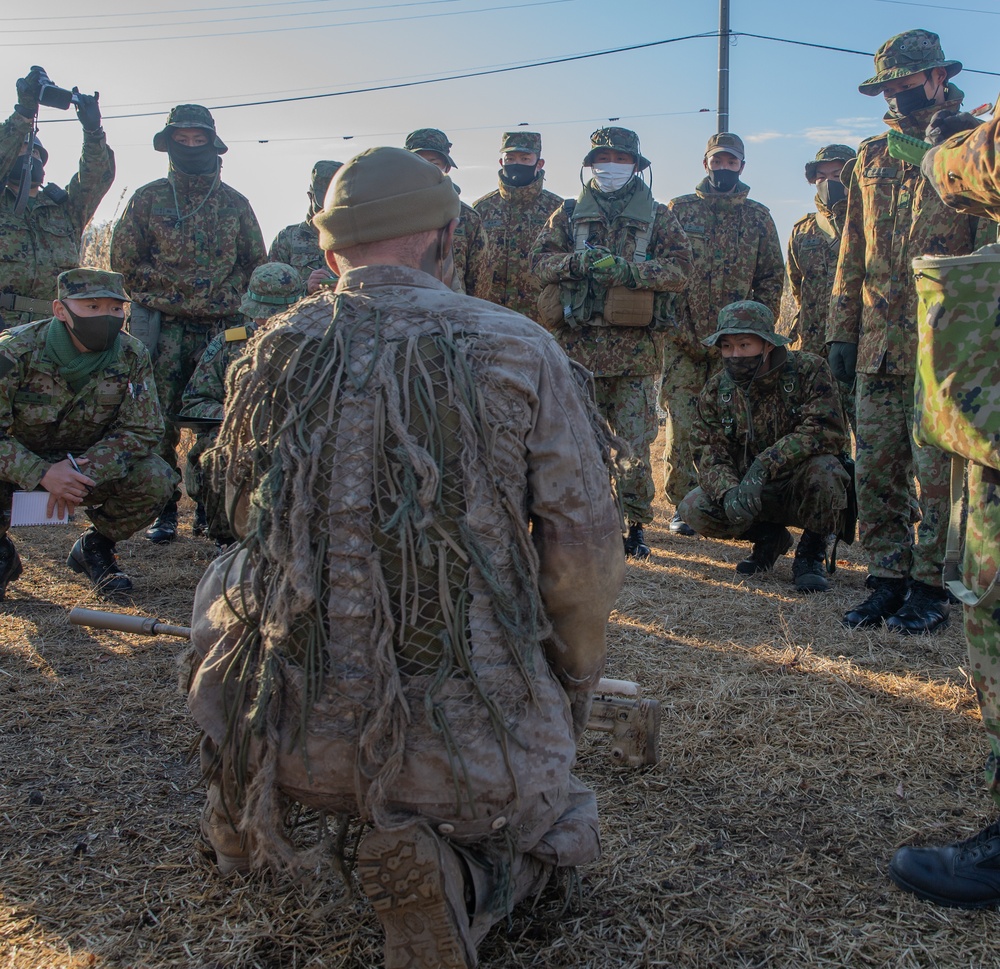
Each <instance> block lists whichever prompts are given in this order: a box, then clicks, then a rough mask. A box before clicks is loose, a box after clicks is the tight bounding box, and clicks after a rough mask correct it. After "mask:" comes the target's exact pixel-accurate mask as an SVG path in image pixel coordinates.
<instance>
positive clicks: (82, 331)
mask: <svg viewBox="0 0 1000 969" xmlns="http://www.w3.org/2000/svg"><path fill="white" fill-rule="evenodd" d="M63 306H66V312H67V313H69V316H70V319H71V320H72V321H73V326H72V327H71V330H72V333H73V336H75V337H76V338H77V339H78V340H79V341H80V342H81V343H82V344H83V345H84V346H85V347H86V348H87V349H88V350H90V351H92V352H94V353H103V352H104V351H105V350H110V349H111V347H112V346H113V344H114V342H115V340H116V338H117V337H118V334H119V333H121V331H122V325H123V324H124V323H125V317H124V316H112V315H111V314H110V313H108V314H106V315H105V316H77V315H76V313H74V312H73V311H72V310H71V309H70V308H69V306H67V305H66V303H65V302H64V303H63Z"/></svg>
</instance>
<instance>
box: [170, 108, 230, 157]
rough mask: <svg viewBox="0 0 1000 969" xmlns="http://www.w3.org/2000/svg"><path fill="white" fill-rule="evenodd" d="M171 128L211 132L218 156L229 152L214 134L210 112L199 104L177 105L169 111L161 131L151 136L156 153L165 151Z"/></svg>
mask: <svg viewBox="0 0 1000 969" xmlns="http://www.w3.org/2000/svg"><path fill="white" fill-rule="evenodd" d="M171 128H204V129H205V130H206V131H211V132H212V136H213V137H214V139H215V150H216V151H217V152H218V153H219V154H220V155H224V154H225V153H226V152H227V151H229V149H228V148H227V147H226V143H225V142H224V141H223V140H222V139H221V138H220V137H219V136H218V135H217V134H216V133H215V119H214V118H213V117H212V112H211V111H209V110H208V108H203V107H202V106H201V105H200V104H178V105H177V106H176V107H174V108H171V109H170V114H168V115H167V123H166V124H165V125H164V126H163V129H162V130H161V131H157V132H156V134H155V135H153V147H154V148H155V149H156V150H157V151H166V150H167V143H168V141H169V140H170V129H171Z"/></svg>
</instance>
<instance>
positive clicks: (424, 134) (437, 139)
mask: <svg viewBox="0 0 1000 969" xmlns="http://www.w3.org/2000/svg"><path fill="white" fill-rule="evenodd" d="M403 147H404V148H405V149H406V150H407V151H436V152H437V153H438V154H439V155H441V157H442V158H444V160H445V161H446V162H447V163H448V165H449V166H450V167H451V168H458V165H456V164H455V159H454V158H452V157H451V155H449V154H448V152H449V151H451V142H450V141H449V140H448V136H447V135H446V134H445V133H444V132H443V131H441V130H440V129H439V128H417V130H416V131H411V132H410V133H409V134H408V135H407V136H406V144H405V145H403Z"/></svg>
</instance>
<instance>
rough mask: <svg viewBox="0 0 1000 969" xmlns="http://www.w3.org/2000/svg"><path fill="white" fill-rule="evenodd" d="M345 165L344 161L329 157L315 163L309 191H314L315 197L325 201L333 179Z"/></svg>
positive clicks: (310, 177)
mask: <svg viewBox="0 0 1000 969" xmlns="http://www.w3.org/2000/svg"><path fill="white" fill-rule="evenodd" d="M343 167H344V163H343V162H339V161H329V160H327V159H321V160H320V161H318V162H316V164H315V165H313V170H312V174H311V175H310V176H309V191H310V192H312V194H313V198H315V199H316V200H317V201H319V202H320V203H322V202H323V199H325V198H326V192H327V189H328V188H329V187H330V182H332V181H333V176H334V175H336V174H337V172H339V171H340V169H341V168H343Z"/></svg>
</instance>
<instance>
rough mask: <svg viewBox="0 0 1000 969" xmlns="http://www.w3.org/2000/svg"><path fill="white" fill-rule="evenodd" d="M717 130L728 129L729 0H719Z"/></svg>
mask: <svg viewBox="0 0 1000 969" xmlns="http://www.w3.org/2000/svg"><path fill="white" fill-rule="evenodd" d="M718 130H719V131H728V130H729V0H719V115H718Z"/></svg>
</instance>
